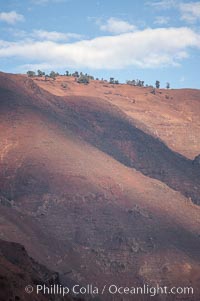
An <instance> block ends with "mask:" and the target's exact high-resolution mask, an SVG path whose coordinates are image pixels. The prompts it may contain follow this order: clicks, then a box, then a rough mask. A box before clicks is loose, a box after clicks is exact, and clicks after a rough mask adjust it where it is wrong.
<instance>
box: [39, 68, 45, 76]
mask: <svg viewBox="0 0 200 301" xmlns="http://www.w3.org/2000/svg"><path fill="white" fill-rule="evenodd" d="M37 74H38V76H39V77H42V76H43V75H45V72H42V71H41V70H38V71H37Z"/></svg>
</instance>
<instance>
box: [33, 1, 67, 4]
mask: <svg viewBox="0 0 200 301" xmlns="http://www.w3.org/2000/svg"><path fill="white" fill-rule="evenodd" d="M67 1H69V0H31V2H32V3H33V4H38V5H45V4H50V3H62V2H67Z"/></svg>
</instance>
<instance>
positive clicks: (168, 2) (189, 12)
mask: <svg viewBox="0 0 200 301" xmlns="http://www.w3.org/2000/svg"><path fill="white" fill-rule="evenodd" d="M147 4H148V5H150V6H152V7H153V8H155V9H160V10H166V9H172V8H173V9H176V10H178V11H179V13H180V18H181V19H182V20H184V21H186V22H188V23H194V22H196V21H198V20H200V1H195V2H185V1H178V0H161V1H154V2H147ZM157 24H158V23H157Z"/></svg>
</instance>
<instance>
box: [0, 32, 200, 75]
mask: <svg viewBox="0 0 200 301" xmlns="http://www.w3.org/2000/svg"><path fill="white" fill-rule="evenodd" d="M190 47H193V48H200V36H199V35H198V34H197V33H195V32H194V31H193V30H191V29H189V28H185V27H183V28H158V29H151V28H149V29H145V30H141V31H136V32H130V33H125V34H120V35H115V36H102V37H98V38H94V39H91V40H82V41H78V42H73V43H58V42H57V43H56V42H52V41H31V40H30V41H20V42H7V41H0V57H2V58H12V57H14V58H16V57H17V58H22V59H24V61H25V63H26V61H27V62H28V63H29V64H37V65H38V64H43V65H44V66H51V68H58V67H61V68H62V67H63V66H66V67H69V68H70V67H71V68H85V67H86V68H92V69H122V68H129V67H131V66H136V67H140V68H158V67H162V66H168V65H177V64H179V63H180V61H181V60H183V59H185V58H187V56H188V48H190Z"/></svg>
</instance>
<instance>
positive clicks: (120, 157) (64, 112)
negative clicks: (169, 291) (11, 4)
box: [0, 73, 200, 301]
mask: <svg viewBox="0 0 200 301" xmlns="http://www.w3.org/2000/svg"><path fill="white" fill-rule="evenodd" d="M62 83H65V84H66V88H63V86H62ZM151 91H152V88H139V87H132V86H128V85H125V84H124V85H121V84H120V85H111V84H109V83H107V82H105V81H91V82H90V83H89V85H82V84H78V83H77V82H75V80H74V78H73V77H66V76H60V77H58V78H56V80H55V81H53V80H50V79H49V80H48V81H45V80H44V79H43V78H34V79H30V78H28V77H26V76H24V75H11V74H4V73H1V74H0V208H1V210H0V238H1V239H4V240H8V241H14V242H18V243H20V244H22V245H23V246H25V248H26V249H27V251H28V253H29V254H30V256H32V257H33V258H34V260H36V261H37V262H39V263H41V264H43V265H45V266H46V267H47V268H49V269H50V270H54V271H57V272H59V274H60V278H61V281H62V282H63V284H65V283H67V282H68V281H69V279H70V281H72V282H74V283H80V284H82V285H86V284H88V283H91V284H93V285H96V286H98V287H102V286H103V285H105V284H112V283H114V284H116V285H120V286H134V285H135V286H136V285H142V284H144V283H148V284H149V285H152V286H154V285H156V284H159V285H161V286H165V285H167V286H169V287H171V286H193V287H194V291H195V294H194V295H192V296H191V295H190V296H180V295H179V296H170V295H168V296H161V295H157V296H156V297H154V300H167V301H168V300H191V301H192V300H193V301H197V300H199V298H200V292H199V281H200V252H199V249H200V207H199V205H200V165H199V164H198V163H196V161H195V162H194V158H195V157H196V156H197V155H199V153H200V135H199V130H200V118H199V116H200V91H199V90H189V89H184V90H164V89H163V90H162V89H156V94H155V95H154V94H152V93H151ZM120 298H121V297H120V296H115V299H113V296H112V297H111V296H110V295H109V294H105V296H103V299H101V300H121V299H120ZM149 298H150V299H151V300H152V298H151V297H148V296H139V297H138V296H136V297H134V296H131V297H130V296H128V297H126V300H139V301H140V300H141V301H142V300H149ZM164 298H165V299H164ZM181 298H182V299H181ZM183 298H184V299H183ZM22 300H23V299H22Z"/></svg>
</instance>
